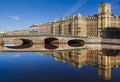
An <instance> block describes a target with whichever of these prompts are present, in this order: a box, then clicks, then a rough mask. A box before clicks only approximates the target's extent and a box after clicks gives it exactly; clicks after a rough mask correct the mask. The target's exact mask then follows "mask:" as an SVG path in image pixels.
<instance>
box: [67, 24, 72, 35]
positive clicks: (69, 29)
mask: <svg viewBox="0 0 120 82" xmlns="http://www.w3.org/2000/svg"><path fill="white" fill-rule="evenodd" d="M68 34H69V35H71V34H72V25H71V24H69V25H68Z"/></svg>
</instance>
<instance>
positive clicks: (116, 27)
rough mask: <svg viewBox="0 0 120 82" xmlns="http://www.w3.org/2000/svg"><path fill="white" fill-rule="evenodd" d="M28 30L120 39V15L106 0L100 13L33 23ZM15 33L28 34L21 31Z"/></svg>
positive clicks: (42, 33) (40, 32)
mask: <svg viewBox="0 0 120 82" xmlns="http://www.w3.org/2000/svg"><path fill="white" fill-rule="evenodd" d="M28 31H29V33H30V34H41V35H59V36H73V37H74V36H79V37H103V38H117V39H120V16H117V15H114V14H112V13H111V5H110V4H108V3H105V2H104V3H101V4H100V5H99V6H98V14H96V15H94V16H82V15H81V14H77V15H73V16H69V17H63V18H61V19H55V20H54V21H52V22H49V23H42V24H35V25H32V26H30V29H29V30H28ZM25 32H26V31H25ZM14 33H15V34H20V33H22V34H26V33H23V32H19V31H17V32H14ZM27 33H28V32H27Z"/></svg>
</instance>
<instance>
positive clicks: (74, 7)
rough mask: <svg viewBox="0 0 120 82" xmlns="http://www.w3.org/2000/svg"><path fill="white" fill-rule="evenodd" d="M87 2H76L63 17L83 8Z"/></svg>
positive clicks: (80, 0) (79, 0)
mask: <svg viewBox="0 0 120 82" xmlns="http://www.w3.org/2000/svg"><path fill="white" fill-rule="evenodd" d="M87 1H88V0H85V1H82V0H78V1H77V2H76V3H75V4H74V5H73V6H72V7H71V8H70V9H69V10H68V11H67V12H66V13H65V14H64V16H68V15H71V14H73V13H74V12H76V11H77V10H78V9H79V8H81V7H82V6H84V5H85V4H86V3H87Z"/></svg>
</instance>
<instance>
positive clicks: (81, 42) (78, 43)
mask: <svg viewBox="0 0 120 82" xmlns="http://www.w3.org/2000/svg"><path fill="white" fill-rule="evenodd" d="M84 44H85V41H84V40H81V39H72V40H69V41H68V45H69V46H71V47H81V46H84Z"/></svg>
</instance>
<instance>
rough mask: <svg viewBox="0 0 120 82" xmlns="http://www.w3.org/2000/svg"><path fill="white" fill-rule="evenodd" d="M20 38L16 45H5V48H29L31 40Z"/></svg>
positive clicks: (31, 44) (31, 43)
mask: <svg viewBox="0 0 120 82" xmlns="http://www.w3.org/2000/svg"><path fill="white" fill-rule="evenodd" d="M20 40H22V41H23V42H22V44H21V45H18V46H6V47H7V48H12V49H24V48H30V47H32V46H33V41H32V40H29V39H20Z"/></svg>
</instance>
